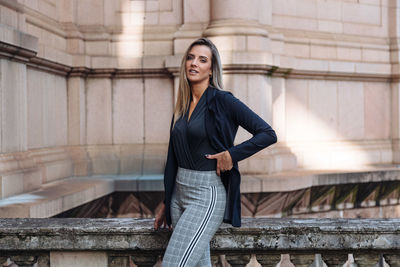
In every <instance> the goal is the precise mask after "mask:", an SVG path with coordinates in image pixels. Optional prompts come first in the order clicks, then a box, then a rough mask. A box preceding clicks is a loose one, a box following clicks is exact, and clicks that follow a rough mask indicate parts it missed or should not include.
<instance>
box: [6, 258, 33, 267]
mask: <svg viewBox="0 0 400 267" xmlns="http://www.w3.org/2000/svg"><path fill="white" fill-rule="evenodd" d="M10 260H11V261H13V262H15V264H17V265H18V267H32V266H33V265H34V264H35V263H36V262H37V257H36V256H29V255H18V256H11V257H10Z"/></svg>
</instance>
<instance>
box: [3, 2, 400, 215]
mask: <svg viewBox="0 0 400 267" xmlns="http://www.w3.org/2000/svg"><path fill="white" fill-rule="evenodd" d="M399 7H400V1H398V0H246V1H243V0H201V1H199V0H0V74H1V75H0V93H1V97H0V104H1V113H0V121H1V128H0V132H1V144H0V150H1V155H0V173H1V176H0V199H6V198H10V197H13V196H16V195H19V194H23V193H28V192H31V191H33V190H37V189H39V188H41V187H43V186H45V185H46V184H49V183H52V182H55V181H58V180H61V179H64V178H68V177H86V176H93V175H105V174H114V175H134V174H142V175H143V174H149V175H152V174H160V173H162V171H163V168H164V162H165V156H166V145H167V142H168V137H169V126H170V121H171V117H172V112H173V107H174V102H175V96H176V92H177V86H178V71H179V67H180V62H181V58H182V55H183V53H184V51H185V49H186V48H187V47H188V45H189V44H190V43H191V42H192V41H193V40H195V39H196V38H199V37H202V36H204V37H207V38H210V39H211V40H212V41H213V42H214V43H215V44H216V46H217V47H218V49H219V51H220V53H221V57H222V62H223V67H224V84H225V89H226V90H229V91H231V92H232V93H233V94H234V95H235V96H236V97H238V98H239V99H241V100H242V101H244V102H245V103H246V104H247V105H249V106H250V107H251V108H252V109H253V110H254V111H256V112H257V113H258V114H259V115H260V116H261V117H262V118H263V119H265V120H266V121H267V122H269V123H270V124H271V125H272V126H273V128H274V129H275V130H276V132H277V135H278V143H277V144H275V145H273V146H272V147H270V148H268V149H266V150H264V151H262V152H259V153H257V154H256V155H254V156H253V157H251V158H249V159H246V160H244V161H243V162H240V168H241V170H242V172H243V173H245V174H271V173H281V172H285V171H290V170H299V169H300V170H301V169H313V170H315V169H343V168H346V169H348V168H350V169H359V168H364V167H365V166H368V165H374V164H380V165H382V164H397V163H399V161H400V143H399V138H400V83H399V73H400V67H399V61H400V55H399V41H398V40H399V36H400V28H399V21H398V20H399V17H400V16H399V15H400V9H399ZM249 137H250V135H249V134H248V133H247V132H246V131H245V130H243V129H241V130H240V131H239V133H238V136H237V139H236V142H237V143H239V142H241V141H243V140H245V139H246V138H249ZM92 189H93V186H92V187H91V186H90V185H88V190H89V191H90V190H92ZM110 190H111V191H112V189H110ZM85 194H86V195H85ZM85 194H84V196H83V197H82V199H80V200H79V201H78V200H76V203H78V204H79V203H81V204H82V203H84V202H87V201H89V200H91V199H93V198H95V197H96V196H97V197H98V196H99V195H100V196H101V195H102V194H103V195H104V194H105V192H103V193H102V192H99V191H97V192H96V193H95V194H93V195H90V193H85ZM88 195H90V197H89V196H88ZM74 203H75V202H74ZM76 203H75V204H74V205H75V206H76V205H77V204H76ZM64 204H65V203H64ZM64 204H59V203H58V204H57V203H55V204H54V205H55V206H57V205H58V206H59V205H64ZM74 205H69V206H68V205H66V204H65V207H64V208H55V209H54V210H55V211H54V212H53V213H52V212H48V213H46V215H43V216H47V215H51V214H53V215H55V214H57V212H61V211H65V210H66V209H67V208H71V207H73V206H74ZM58 206H57V207H58ZM38 209H40V208H38ZM10 212H11V211H10ZM4 214H5V213H4ZM8 214H13V213H8ZM35 214H40V212H38V213H35ZM15 216H29V217H30V216H32V217H40V216H41V215H32V213H24V212H22V213H21V214H20V215H18V214H16V215H15Z"/></svg>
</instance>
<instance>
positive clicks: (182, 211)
mask: <svg viewBox="0 0 400 267" xmlns="http://www.w3.org/2000/svg"><path fill="white" fill-rule="evenodd" d="M225 203H226V191H225V187H224V185H223V184H222V182H221V178H220V177H219V176H218V175H217V173H216V171H196V170H190V169H184V168H178V173H177V176H176V182H175V187H174V191H173V193H172V198H171V220H172V227H173V232H172V236H171V239H170V240H169V243H168V247H167V249H166V251H165V254H164V257H163V261H162V266H163V267H183V266H186V267H194V266H196V267H205V266H207V267H211V259H210V240H211V239H212V237H213V236H214V234H215V232H216V231H217V229H218V228H219V226H220V225H221V223H222V220H223V217H224V212H225Z"/></svg>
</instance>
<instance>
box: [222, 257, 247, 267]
mask: <svg viewBox="0 0 400 267" xmlns="http://www.w3.org/2000/svg"><path fill="white" fill-rule="evenodd" d="M225 259H226V261H227V262H228V263H229V264H230V265H231V266H232V267H241V266H246V265H247V264H248V263H249V262H250V259H251V255H250V254H227V255H226V256H225Z"/></svg>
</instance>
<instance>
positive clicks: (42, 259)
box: [37, 254, 50, 267]
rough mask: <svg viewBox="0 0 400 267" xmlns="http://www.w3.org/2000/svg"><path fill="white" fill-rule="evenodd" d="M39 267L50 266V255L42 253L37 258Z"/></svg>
mask: <svg viewBox="0 0 400 267" xmlns="http://www.w3.org/2000/svg"><path fill="white" fill-rule="evenodd" d="M37 267H50V255H49V254H44V255H40V256H39V257H38V260H37Z"/></svg>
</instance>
